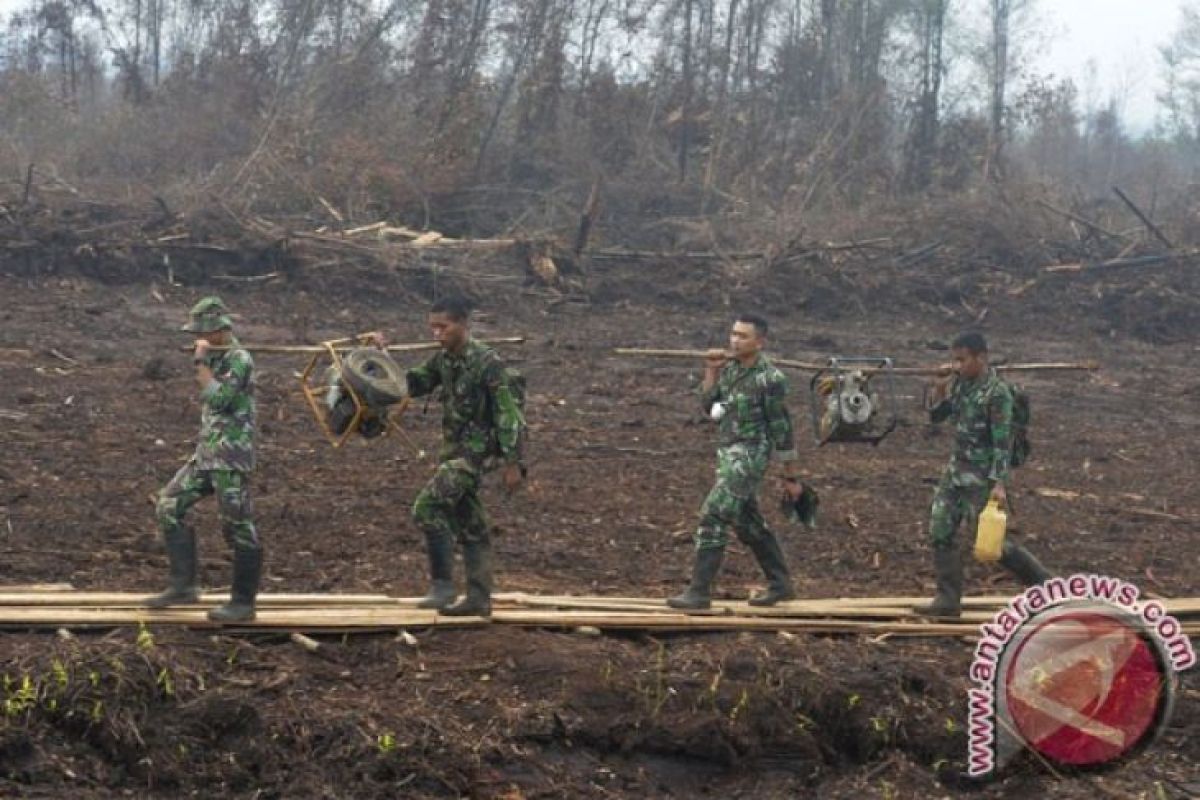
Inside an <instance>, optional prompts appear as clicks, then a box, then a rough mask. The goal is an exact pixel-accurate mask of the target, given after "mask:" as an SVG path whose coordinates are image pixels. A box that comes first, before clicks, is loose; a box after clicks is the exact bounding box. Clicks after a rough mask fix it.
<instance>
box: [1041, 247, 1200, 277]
mask: <svg viewBox="0 0 1200 800" xmlns="http://www.w3.org/2000/svg"><path fill="white" fill-rule="evenodd" d="M1197 257H1200V251H1198V250H1191V251H1187V252H1184V253H1168V254H1166V255H1157V256H1136V257H1134V258H1111V259H1109V260H1108V261H1100V262H1098V263H1095V264H1088V263H1086V262H1082V261H1081V262H1078V263H1074V264H1049V265H1047V266H1044V267H1042V272H1049V273H1052V274H1053V273H1062V272H1083V273H1087V272H1100V271H1102V270H1109V269H1128V268H1133V267H1150V266H1154V265H1157V264H1167V263H1170V262H1174V261H1190V260H1192V259H1194V258H1197Z"/></svg>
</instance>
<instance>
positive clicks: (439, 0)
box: [0, 0, 1200, 236]
mask: <svg viewBox="0 0 1200 800" xmlns="http://www.w3.org/2000/svg"><path fill="white" fill-rule="evenodd" d="M1036 15H1037V8H1036V5H1035V3H1034V0H408V2H400V0H391V1H390V2H378V1H377V0H269V1H268V2H251V1H250V0H94V1H93V0H58V1H56V2H47V1H46V0H35V1H34V2H29V3H28V4H27V5H25V7H24V8H23V9H22V10H20V11H18V12H16V13H14V14H13V15H12V16H11V17H10V19H9V20H7V25H6V28H5V39H4V40H3V42H2V44H3V47H2V48H0V170H2V173H3V174H2V177H3V178H4V179H5V180H11V181H19V180H21V178H22V177H23V175H24V173H25V171H26V169H27V166H28V165H29V164H31V163H36V164H38V165H39V168H40V169H42V170H43V171H50V172H52V173H53V174H56V175H57V176H59V177H60V178H61V179H62V180H63V181H65V182H72V183H73V182H77V181H92V182H94V183H96V184H99V185H111V186H112V187H113V188H114V190H118V189H119V190H124V191H129V190H130V187H137V188H141V189H148V190H149V191H152V192H156V193H159V194H161V195H163V196H165V197H168V198H172V199H173V200H176V201H180V200H179V199H180V198H187V197H214V196H215V197H219V198H221V200H222V201H224V202H226V203H228V204H229V205H231V206H232V207H235V208H242V209H248V210H249V209H253V210H255V211H258V212H265V213H272V214H277V215H278V214H286V213H308V212H311V211H313V210H314V209H317V210H323V211H321V213H326V214H329V215H331V216H334V217H337V216H340V217H342V218H344V219H345V220H346V221H355V220H357V221H362V220H371V219H377V218H380V217H382V216H388V217H391V218H395V219H402V220H404V221H406V222H408V223H410V224H417V225H434V226H437V227H439V228H441V229H443V230H447V231H451V232H460V233H463V232H468V231H469V232H472V233H477V234H478V233H494V232H496V231H501V230H505V229H508V228H511V227H514V226H515V227H524V228H527V229H528V228H534V229H537V228H552V227H555V226H559V225H562V224H563V223H564V222H565V221H566V220H567V219H569V216H570V215H573V214H575V213H577V212H578V209H579V206H580V204H581V203H582V200H583V198H585V197H586V196H587V194H588V191H589V188H590V187H591V185H592V184H593V182H595V181H596V180H600V181H602V185H603V198H604V203H605V207H606V222H607V224H608V225H609V226H610V233H611V232H612V231H611V226H613V225H618V226H625V227H624V228H622V229H621V230H619V231H618V232H617V233H618V235H629V236H633V235H634V234H635V232H636V231H638V230H644V229H645V227H646V226H647V225H648V224H651V223H652V221H653V220H655V219H661V218H662V217H664V216H671V217H700V216H707V217H709V218H711V219H726V220H736V219H739V218H740V219H753V220H755V221H756V224H758V225H762V224H766V225H768V226H774V227H775V228H776V229H777V230H778V229H782V228H785V227H790V226H794V225H795V223H796V222H797V220H802V219H804V218H805V217H806V215H809V214H812V213H816V212H819V211H829V210H832V211H836V212H845V211H850V210H854V209H863V208H869V207H871V206H872V205H873V204H876V203H878V202H893V201H901V202H908V201H910V200H914V199H919V198H923V197H925V196H930V195H938V196H945V195H947V194H954V193H960V192H969V191H973V190H975V189H977V188H978V187H980V186H989V185H1012V184H1013V183H1016V182H1024V183H1029V182H1044V183H1046V184H1048V185H1053V186H1056V187H1063V186H1071V187H1079V188H1080V189H1082V190H1084V191H1085V193H1086V192H1089V191H1092V192H1095V191H1101V190H1102V191H1104V192H1107V191H1108V186H1109V185H1111V184H1113V183H1123V184H1127V185H1132V186H1134V187H1135V188H1136V189H1138V190H1139V191H1142V192H1143V196H1151V195H1153V196H1157V195H1158V193H1159V192H1160V191H1165V190H1166V187H1167V186H1168V185H1172V186H1175V187H1179V186H1182V185H1183V183H1184V182H1186V180H1187V178H1188V176H1189V175H1190V172H1191V170H1192V165H1193V163H1194V159H1193V153H1194V152H1195V150H1196V142H1197V140H1198V139H1200V78H1198V77H1197V76H1198V75H1200V69H1198V67H1200V10H1198V8H1197V6H1195V5H1191V6H1189V7H1188V8H1186V9H1185V14H1184V16H1183V24H1182V27H1181V29H1180V31H1179V33H1178V34H1177V36H1176V38H1175V40H1174V41H1173V43H1172V44H1171V45H1170V46H1169V47H1167V48H1164V50H1163V52H1162V63H1163V69H1164V70H1165V74H1166V75H1167V77H1168V81H1167V83H1168V87H1169V88H1168V91H1167V93H1166V94H1165V95H1164V97H1163V98H1161V100H1162V109H1163V114H1162V118H1161V119H1162V122H1161V124H1160V125H1159V126H1158V129H1157V130H1156V132H1155V133H1154V134H1153V135H1149V136H1141V137H1138V138H1134V137H1131V136H1130V135H1129V134H1128V133H1127V132H1126V130H1125V125H1124V121H1123V119H1122V115H1121V102H1120V98H1119V97H1114V98H1107V99H1106V98H1095V97H1090V98H1088V99H1086V100H1081V97H1080V95H1081V91H1080V89H1079V87H1076V86H1074V85H1073V84H1072V83H1070V82H1069V81H1064V80H1060V79H1058V78H1056V77H1054V76H1049V75H1037V74H1033V73H1031V72H1030V70H1029V69H1028V68H1027V67H1026V64H1027V63H1028V61H1029V58H1028V56H1029V53H1030V51H1031V50H1032V49H1033V48H1036V47H1038V46H1040V45H1041V44H1044V42H1043V41H1042V40H1040V39H1039V38H1038V37H1039V36H1040V35H1041V34H1040V33H1039V32H1038V27H1037V24H1036V22H1037V16H1036Z"/></svg>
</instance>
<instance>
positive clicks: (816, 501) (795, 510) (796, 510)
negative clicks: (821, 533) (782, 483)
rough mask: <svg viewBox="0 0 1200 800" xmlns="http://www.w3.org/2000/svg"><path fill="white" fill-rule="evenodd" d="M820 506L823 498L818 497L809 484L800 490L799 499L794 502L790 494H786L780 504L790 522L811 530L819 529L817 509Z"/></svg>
mask: <svg viewBox="0 0 1200 800" xmlns="http://www.w3.org/2000/svg"><path fill="white" fill-rule="evenodd" d="M820 505H821V498H820V497H818V496H817V490H816V489H814V488H812V487H811V486H809V485H808V484H807V483H806V484H804V488H802V489H801V490H800V496H799V497H798V498H796V499H795V500H793V499H792V496H791V495H790V494H788V493H787V492H784V493H783V497H782V498H781V499H780V502H779V507H780V509H781V510H782V511H783V515H784V516H785V517H787V519H788V520H789V521H790V522H797V523H799V524H801V525H803V526H804V527H806V528H808V529H809V530H812V529H813V528H815V527H817V507H818V506H820Z"/></svg>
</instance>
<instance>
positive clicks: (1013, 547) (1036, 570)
mask: <svg viewBox="0 0 1200 800" xmlns="http://www.w3.org/2000/svg"><path fill="white" fill-rule="evenodd" d="M1000 565H1001V566H1003V567H1005V568H1006V569H1007V570H1008V571H1009V572H1011V573H1012V574H1014V575H1016V576H1017V579H1018V580H1020V581H1021V583H1023V584H1025V585H1026V586H1037V585H1038V584H1039V583H1045V582H1046V581H1048V580H1050V577H1051V576H1050V571H1049V570H1047V569H1046V568H1045V567H1043V566H1042V564H1041V562H1040V561H1038V560H1037V559H1036V558H1034V557H1033V553H1030V552H1029V551H1028V550H1026V549H1025V548H1024V547H1022V546H1021V545H1019V544H1014V543H1013V542H1012V541H1010V540H1008V539H1005V540H1004V549H1003V550H1002V551H1001V552H1000Z"/></svg>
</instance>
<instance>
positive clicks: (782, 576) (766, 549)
mask: <svg viewBox="0 0 1200 800" xmlns="http://www.w3.org/2000/svg"><path fill="white" fill-rule="evenodd" d="M750 549H751V550H752V551H753V552H754V557H755V558H756V559H758V565H759V566H760V567H762V571H763V574H764V575H766V576H767V590H766V591H765V592H759V593H757V594H755V595H754V596H753V597H751V598H750V600H749V604H750V605H752V606H773V605H775V604H776V603H778V602H780V601H781V600H791V599H793V598H795V596H796V590H795V589H793V588H792V576H791V575H790V574H789V573H788V568H787V560H786V559H785V558H784V556H783V548H782V547H780V546H779V539H778V538H777V537H776V536H775V534H774V533H771V532H770V531H768V532H767V535H766V536H764V537H763V538H762V539H758V540H756V541H755V542H753V543H752V544H751V545H750Z"/></svg>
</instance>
